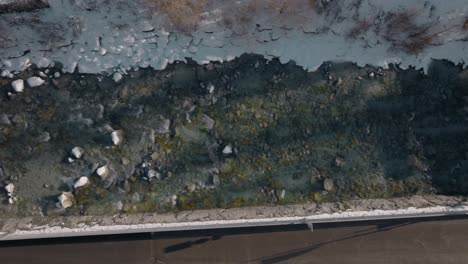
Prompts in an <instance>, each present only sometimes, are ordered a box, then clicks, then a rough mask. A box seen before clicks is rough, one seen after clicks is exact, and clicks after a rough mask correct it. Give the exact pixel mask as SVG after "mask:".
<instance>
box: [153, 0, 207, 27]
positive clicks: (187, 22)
mask: <svg viewBox="0 0 468 264" xmlns="http://www.w3.org/2000/svg"><path fill="white" fill-rule="evenodd" d="M146 1H147V2H148V4H150V5H151V6H152V7H155V8H156V9H157V10H158V11H159V12H161V13H163V14H166V15H167V16H168V17H169V19H170V20H171V22H172V24H173V25H174V26H175V27H176V28H177V29H179V30H181V31H184V32H189V31H192V30H195V29H196V28H197V26H198V24H199V22H200V20H201V16H202V14H203V13H204V12H206V9H207V4H208V0H146Z"/></svg>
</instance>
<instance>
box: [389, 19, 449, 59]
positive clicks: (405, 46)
mask: <svg viewBox="0 0 468 264" xmlns="http://www.w3.org/2000/svg"><path fill="white" fill-rule="evenodd" d="M417 15H418V12H417V11H403V12H400V13H396V14H393V15H392V16H391V17H390V18H389V19H388V21H387V25H386V30H385V32H384V38H385V39H386V40H387V41H389V42H390V43H391V44H392V46H393V48H395V49H399V50H403V51H404V52H406V53H409V54H419V53H420V52H422V51H423V50H425V49H426V48H427V47H429V46H431V45H433V44H434V42H435V41H436V40H437V38H438V37H439V36H440V35H441V34H442V33H444V32H446V31H448V30H450V29H451V28H446V29H443V30H437V29H436V26H437V25H436V24H435V23H427V24H418V23H417V22H416V17H417Z"/></svg>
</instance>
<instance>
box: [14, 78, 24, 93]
mask: <svg viewBox="0 0 468 264" xmlns="http://www.w3.org/2000/svg"><path fill="white" fill-rule="evenodd" d="M11 86H12V87H13V90H14V91H15V92H17V93H21V92H23V91H24V81H23V80H21V79H19V80H16V81H13V82H12V83H11Z"/></svg>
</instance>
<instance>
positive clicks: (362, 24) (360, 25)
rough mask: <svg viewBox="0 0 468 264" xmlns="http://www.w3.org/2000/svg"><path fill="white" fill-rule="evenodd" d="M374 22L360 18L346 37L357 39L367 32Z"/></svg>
mask: <svg viewBox="0 0 468 264" xmlns="http://www.w3.org/2000/svg"><path fill="white" fill-rule="evenodd" d="M371 26H372V23H371V22H370V21H369V20H359V21H357V23H356V24H355V25H354V27H352V28H351V30H350V31H349V33H348V34H347V36H346V37H348V38H352V39H356V38H357V37H359V36H361V35H364V34H366V32H367V31H369V29H370V28H371Z"/></svg>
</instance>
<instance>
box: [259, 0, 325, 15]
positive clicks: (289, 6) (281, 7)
mask: <svg viewBox="0 0 468 264" xmlns="http://www.w3.org/2000/svg"><path fill="white" fill-rule="evenodd" d="M265 2H267V4H268V8H270V9H271V10H273V11H274V12H275V13H276V14H278V15H294V14H297V13H299V12H301V11H303V10H304V9H315V8H316V7H317V0H294V1H291V0H265Z"/></svg>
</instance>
